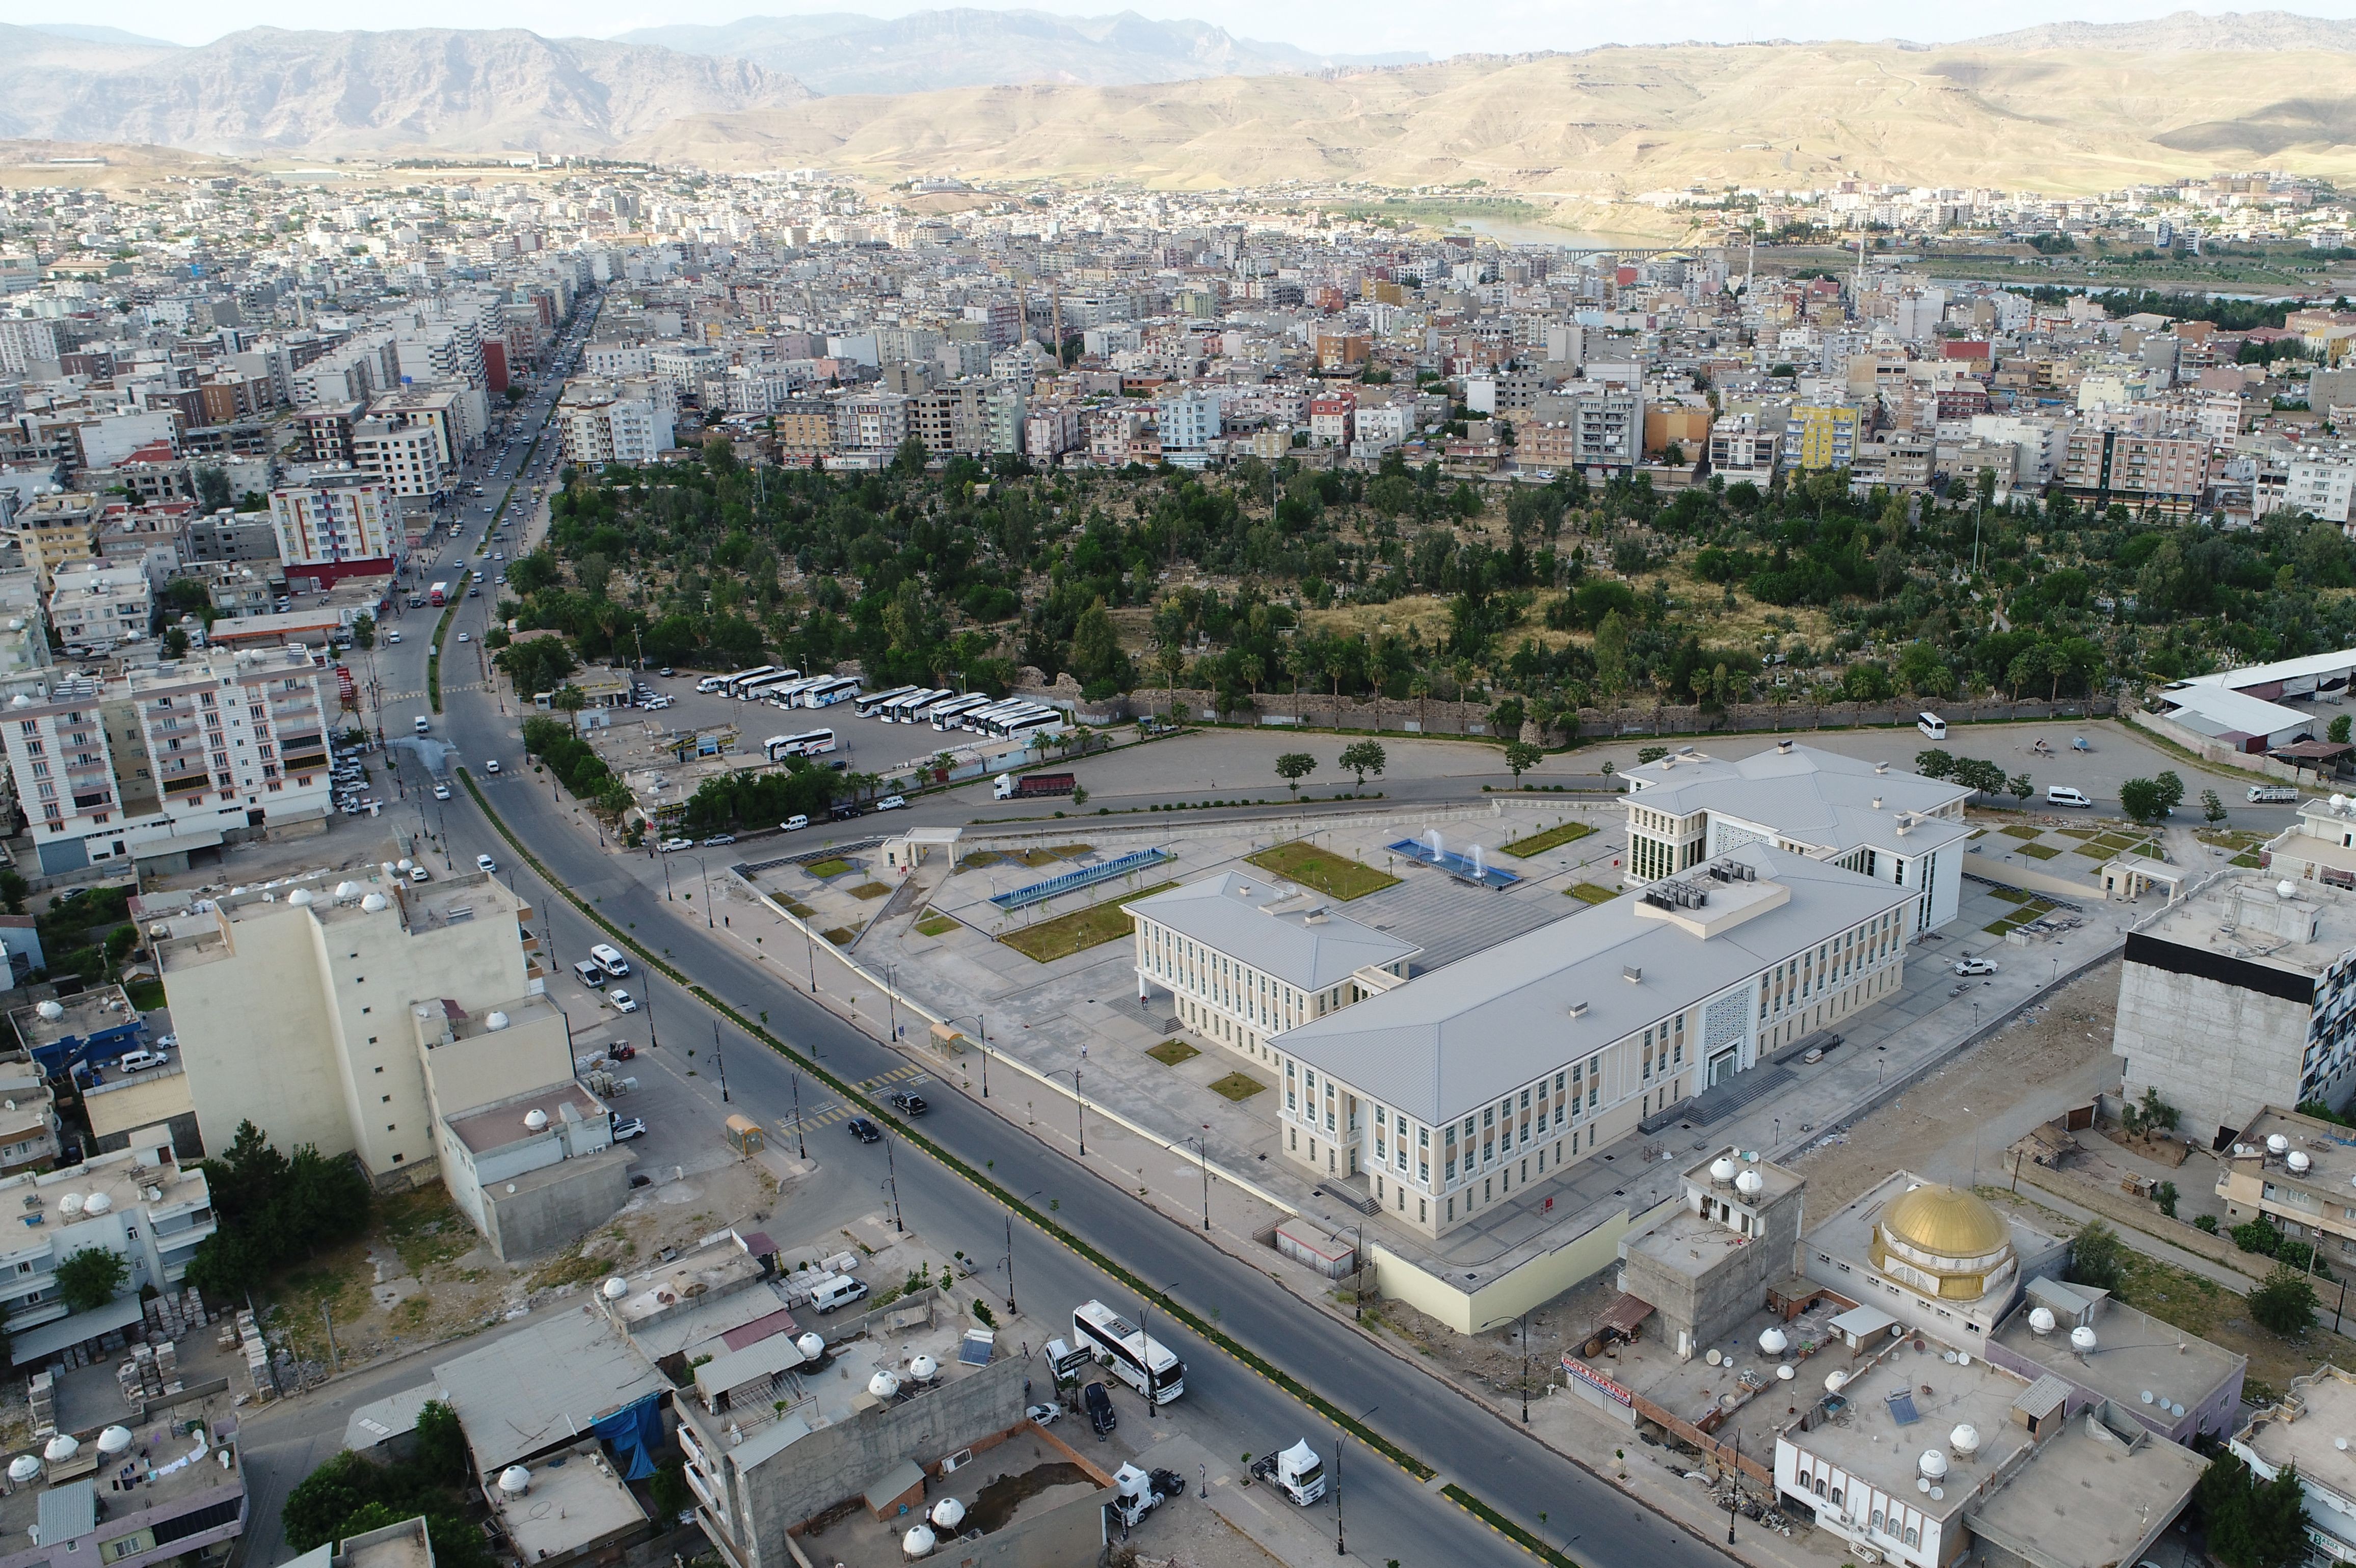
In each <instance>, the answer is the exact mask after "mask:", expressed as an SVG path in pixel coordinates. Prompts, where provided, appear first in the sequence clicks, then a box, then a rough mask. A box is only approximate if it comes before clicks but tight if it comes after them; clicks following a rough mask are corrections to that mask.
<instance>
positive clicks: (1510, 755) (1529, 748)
mask: <svg viewBox="0 0 2356 1568" xmlns="http://www.w3.org/2000/svg"><path fill="white" fill-rule="evenodd" d="M1544 761H1546V753H1545V752H1542V751H1540V750H1539V749H1538V748H1537V747H1536V746H1533V745H1531V744H1530V743H1529V742H1528V741H1506V742H1505V765H1506V766H1507V767H1509V768H1511V769H1513V770H1514V782H1515V784H1519V783H1521V782H1522V774H1523V773H1526V772H1528V771H1529V770H1530V769H1532V768H1534V767H1537V765H1538V764H1539V763H1542V762H1544Z"/></svg>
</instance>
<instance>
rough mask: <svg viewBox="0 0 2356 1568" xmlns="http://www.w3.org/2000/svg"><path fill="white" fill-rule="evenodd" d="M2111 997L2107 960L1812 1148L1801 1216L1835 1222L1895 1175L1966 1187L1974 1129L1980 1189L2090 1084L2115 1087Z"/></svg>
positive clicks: (2115, 981)
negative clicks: (2027, 1137) (2019, 1141)
mask: <svg viewBox="0 0 2356 1568" xmlns="http://www.w3.org/2000/svg"><path fill="white" fill-rule="evenodd" d="M2118 997H2119V965H2118V963H2117V962H2116V961H2115V960H2114V961H2113V962H2111V963H2109V964H2105V965H2103V966H2102V967H2101V968H2099V969H2095V970H2093V971H2091V972H2089V973H2088V974H2086V975H2085V976H2083V977H2082V978H2080V979H2078V980H2076V981H2074V982H2073V983H2072V984H2071V985H2069V986H2067V987H2063V988H2062V990H2061V992H2060V993H2059V994H2057V995H2056V996H2055V997H2053V999H2052V1000H2051V1003H2049V1004H2048V1005H2047V1006H2045V1007H2043V1008H2038V1009H2036V1011H2035V1012H2034V1014H2033V1016H2024V1018H2023V1019H2021V1020H2020V1021H2019V1022H2017V1023H2015V1024H2014V1025H2013V1027H2011V1028H2010V1029H2006V1030H2004V1031H2003V1032H2002V1033H2000V1034H1998V1035H1997V1037H1996V1038H1995V1039H1994V1040H1989V1041H1988V1042H1987V1044H1985V1045H1982V1046H1981V1047H1979V1049H1977V1050H1976V1051H1970V1052H1968V1053H1966V1054H1965V1055H1964V1056H1963V1057H1961V1058H1959V1059H1957V1060H1956V1061H1953V1062H1951V1063H1949V1064H1948V1065H1947V1066H1945V1067H1944V1068H1941V1069H1940V1070H1939V1071H1938V1072H1935V1073H1933V1075H1932V1076H1931V1077H1930V1078H1928V1079H1926V1080H1925V1081H1924V1082H1922V1083H1919V1084H1917V1085H1915V1086H1914V1087H1913V1088H1912V1089H1910V1090H1908V1091H1907V1092H1906V1093H1904V1094H1901V1095H1900V1096H1899V1097H1898V1098H1897V1099H1896V1100H1893V1101H1891V1102H1890V1104H1886V1105H1884V1106H1882V1107H1881V1108H1880V1109H1879V1110H1877V1111H1875V1112H1874V1113H1873V1114H1872V1115H1869V1116H1867V1117H1866V1118H1865V1119H1864V1120H1863V1121H1861V1122H1859V1123H1858V1124H1857V1125H1854V1126H1852V1127H1850V1128H1848V1129H1847V1131H1846V1132H1842V1133H1837V1134H1834V1135H1832V1136H1831V1137H1830V1138H1827V1139H1824V1140H1820V1141H1819V1142H1817V1143H1816V1144H1815V1145H1814V1146H1812V1147H1810V1148H1809V1150H1808V1152H1807V1153H1805V1154H1804V1155H1803V1156H1802V1157H1800V1158H1799V1159H1798V1160H1797V1161H1796V1162H1794V1163H1795V1165H1796V1167H1797V1168H1798V1169H1799V1171H1800V1173H1801V1174H1802V1175H1803V1176H1804V1177H1806V1178H1807V1179H1808V1196H1807V1211H1808V1213H1809V1215H1810V1216H1818V1215H1825V1214H1831V1213H1835V1212H1837V1211H1839V1210H1840V1209H1841V1208H1842V1206H1843V1205H1845V1204H1847V1202H1848V1200H1850V1199H1852V1198H1855V1197H1856V1196H1857V1195H1858V1194H1859V1193H1860V1192H1863V1191H1865V1190H1867V1189H1869V1188H1870V1187H1872V1186H1873V1185H1874V1183H1876V1182H1878V1181H1879V1180H1880V1179H1882V1178H1884V1177H1886V1176H1888V1175H1889V1174H1890V1172H1891V1171H1893V1170H1897V1169H1900V1168H1904V1169H1908V1170H1912V1171H1913V1172H1915V1173H1916V1174H1917V1175H1921V1176H1928V1177H1933V1178H1935V1179H1939V1180H1943V1181H1954V1182H1968V1181H1969V1180H1970V1179H1971V1176H1972V1166H1973V1160H1974V1147H1975V1145H1974V1129H1975V1128H1976V1129H1977V1135H1978V1136H1977V1146H1976V1147H1977V1159H1978V1164H1979V1170H1980V1174H1981V1176H1982V1177H1983V1179H1985V1178H1986V1177H1987V1175H1988V1174H1989V1173H1991V1172H1993V1171H1995V1170H1996V1169H1997V1168H1998V1166H1999V1165H2000V1164H2001V1163H2002V1157H2003V1154H2004V1150H2005V1148H2006V1147H2007V1146H2008V1145H2009V1144H2010V1143H2011V1142H2012V1141H2013V1140H2014V1139H2015V1138H2017V1137H2019V1136H2021V1135H2022V1134H2023V1133H2025V1132H2027V1131H2028V1130H2029V1128H2030V1127H2032V1126H2034V1125H2037V1124H2038V1123H2040V1122H2043V1121H2050V1120H2051V1119H2052V1118H2053V1117H2054V1116H2056V1115H2060V1114H2061V1111H2062V1109H2063V1108H2064V1107H2065V1106H2068V1105H2083V1104H2086V1103H2087V1102H2088V1101H2089V1100H2090V1099H2091V1098H2092V1097H2093V1092H2094V1087H2095V1085H2096V1084H2097V1083H2101V1082H2104V1080H2106V1079H2115V1077H2116V1076H2117V1073H2116V1069H2115V1067H2113V1066H2112V1065H2110V1064H2111V1063H2112V1062H2114V1061H2116V1058H2115V1057H2113V1056H2112V1054H2111V1028H2112V1024H2113V1022H2114V1020H2115V1018H2116V1016H2117V1012H2118ZM1836 1140H1837V1141H1836Z"/></svg>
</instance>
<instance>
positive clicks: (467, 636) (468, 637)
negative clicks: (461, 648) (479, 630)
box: [458, 632, 475, 643]
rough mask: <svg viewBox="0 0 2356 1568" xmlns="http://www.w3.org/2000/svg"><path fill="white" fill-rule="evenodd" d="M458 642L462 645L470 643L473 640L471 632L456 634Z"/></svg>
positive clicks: (473, 636)
mask: <svg viewBox="0 0 2356 1568" xmlns="http://www.w3.org/2000/svg"><path fill="white" fill-rule="evenodd" d="M458 640H459V641H460V642H462V643H471V642H473V641H474V640H475V635H474V634H473V633H472V632H461V633H459V634H458Z"/></svg>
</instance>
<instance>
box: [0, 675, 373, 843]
mask: <svg viewBox="0 0 2356 1568" xmlns="http://www.w3.org/2000/svg"><path fill="white" fill-rule="evenodd" d="M0 734H5V739H6V742H7V749H8V767H9V772H10V774H11V776H12V778H13V779H14V782H15V784H16V798H17V799H18V801H19V802H20V803H22V805H23V806H24V810H25V815H26V816H27V820H28V822H29V825H30V826H29V828H28V831H29V832H30V833H31V835H32V837H33V847H34V852H35V854H36V856H37V858H38V860H39V863H40V868H41V871H42V874H44V875H49V876H54V875H57V874H58V873H59V872H63V871H70V870H77V869H80V868H81V867H83V866H86V865H92V864H103V863H105V862H108V861H116V860H124V861H134V860H135V861H136V862H138V863H139V864H141V865H143V866H157V867H162V868H165V869H185V867H186V865H187V854H188V851H189V850H191V849H196V848H209V847H212V846H217V845H219V844H221V843H222V842H224V841H225V840H229V839H233V838H242V837H245V835H246V834H247V833H248V832H249V831H250V830H252V829H254V828H259V827H266V826H268V825H270V824H272V823H279V824H287V825H293V824H300V823H304V822H316V821H320V820H323V819H324V818H325V817H326V816H327V812H328V809H329V800H330V790H329V784H328V777H327V709H325V708H324V707H323V706H322V701H321V698H320V695H319V672H318V670H317V669H316V667H314V665H313V664H312V662H311V656H310V655H309V654H308V653H307V652H306V651H305V650H303V649H301V648H273V649H269V650H257V651H253V652H248V653H230V652H227V651H223V650H218V649H216V650H212V651H209V652H208V653H207V654H205V655H204V656H200V657H194V658H188V659H183V660H178V661H167V662H165V663H161V664H156V665H149V666H141V667H134V668H133V669H131V670H130V671H128V672H126V673H125V674H123V675H122V676H120V677H113V678H112V679H109V680H106V681H103V682H102V681H100V680H97V679H93V678H91V677H86V676H74V677H64V678H61V679H57V680H54V681H50V682H48V683H47V684H34V683H31V682H20V683H19V684H18V686H17V688H16V691H15V693H14V694H13V695H11V696H10V697H9V699H8V700H7V704H6V706H5V709H0Z"/></svg>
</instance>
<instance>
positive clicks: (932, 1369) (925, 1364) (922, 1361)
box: [908, 1355, 941, 1383]
mask: <svg viewBox="0 0 2356 1568" xmlns="http://www.w3.org/2000/svg"><path fill="white" fill-rule="evenodd" d="M908 1375H909V1376H910V1377H912V1378H914V1379H916V1381H918V1382H920V1383H928V1382H931V1381H933V1380H934V1379H935V1378H937V1377H939V1376H940V1375H941V1364H940V1363H939V1362H938V1361H937V1360H933V1358H932V1357H930V1356H924V1355H919V1356H915V1357H912V1358H910V1360H909V1361H908Z"/></svg>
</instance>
